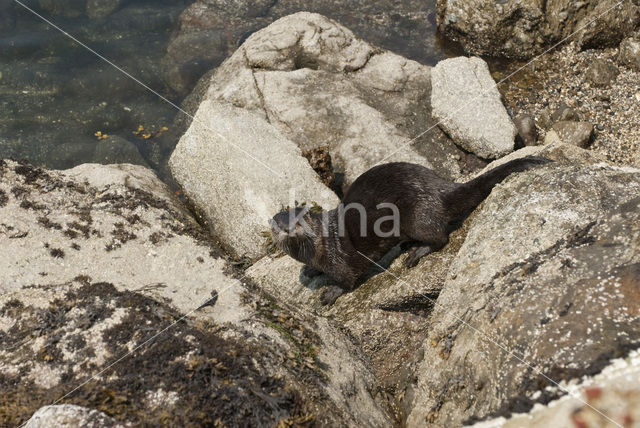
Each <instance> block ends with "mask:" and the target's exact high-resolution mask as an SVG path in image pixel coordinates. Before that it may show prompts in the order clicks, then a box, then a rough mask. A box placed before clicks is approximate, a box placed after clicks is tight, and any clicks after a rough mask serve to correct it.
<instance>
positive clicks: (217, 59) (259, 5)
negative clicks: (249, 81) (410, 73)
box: [163, 0, 446, 95]
mask: <svg viewBox="0 0 640 428" xmlns="http://www.w3.org/2000/svg"><path fill="white" fill-rule="evenodd" d="M435 3H436V1H435V0H427V1H421V0H402V1H399V2H389V1H386V0H369V1H367V2H360V3H358V4H357V7H356V6H355V5H354V4H352V3H350V2H344V1H341V0H290V1H277V2H274V1H272V0H258V1H255V0H252V1H249V0H235V1H233V2H229V1H226V0H196V1H195V2H192V4H191V5H190V6H188V7H187V8H186V9H185V10H184V12H183V13H182V15H181V16H180V19H179V22H178V26H177V29H176V31H175V32H174V34H173V35H172V38H171V40H170V42H169V44H168V47H167V55H166V58H165V60H164V61H163V63H164V64H165V69H166V71H165V73H164V75H165V79H166V81H167V83H168V84H169V85H170V86H171V87H172V88H173V89H174V90H175V91H176V92H178V93H179V94H180V95H186V94H187V93H189V91H191V89H192V88H193V86H194V85H195V83H196V81H197V80H198V78H199V77H200V76H202V75H203V74H204V73H205V72H206V71H207V70H209V69H211V68H212V67H216V66H218V65H219V64H220V63H221V62H222V61H223V60H224V59H225V58H226V57H227V56H229V55H230V54H231V53H233V51H235V50H236V49H237V47H238V46H239V45H240V44H242V42H244V40H245V39H246V38H247V37H248V35H250V34H252V33H254V32H255V31H258V30H260V29H262V28H264V27H266V26H268V25H269V24H271V23H272V22H274V21H276V20H277V19H279V18H282V17H284V16H287V15H290V14H293V13H296V12H300V11H306V12H315V13H320V14H322V15H324V16H327V17H329V18H331V19H334V20H336V21H337V22H339V23H340V24H342V25H344V26H346V27H348V28H350V29H351V30H352V31H353V32H354V33H355V34H356V35H357V36H358V37H360V38H366V39H367V40H368V41H370V42H371V43H374V44H376V45H378V46H382V47H383V48H385V49H389V50H391V51H393V52H396V53H398V54H400V55H403V56H406V57H410V58H411V59H415V60H417V61H420V62H422V63H424V64H431V63H432V61H438V60H439V59H442V58H443V57H444V54H443V52H442V50H443V49H446V45H445V47H443V45H442V44H438V43H437V35H436V28H435V20H434V19H433V12H434V11H435Z"/></svg>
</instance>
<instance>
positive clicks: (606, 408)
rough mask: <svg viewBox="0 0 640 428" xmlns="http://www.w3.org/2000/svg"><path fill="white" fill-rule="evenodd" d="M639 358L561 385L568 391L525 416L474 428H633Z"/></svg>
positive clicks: (637, 413)
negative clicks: (609, 427) (621, 427)
mask: <svg viewBox="0 0 640 428" xmlns="http://www.w3.org/2000/svg"><path fill="white" fill-rule="evenodd" d="M638 379H640V357H639V355H638V352H637V351H634V352H632V353H631V354H630V355H629V357H628V358H624V359H618V360H615V361H614V362H613V363H612V364H611V365H610V366H608V367H606V368H605V369H604V370H603V371H602V373H598V374H597V375H595V376H588V377H586V378H585V379H584V380H582V381H581V382H580V383H579V384H578V385H566V384H565V385H564V387H565V388H567V389H568V390H569V391H570V392H569V394H570V395H566V396H564V397H562V398H560V399H559V400H555V401H552V402H551V403H549V404H548V405H545V406H542V405H537V406H536V407H535V408H533V409H532V410H531V411H530V412H529V413H526V414H518V415H514V416H513V417H510V418H509V419H505V418H504V417H501V418H497V419H491V420H488V421H484V422H479V423H477V424H475V425H473V426H474V428H537V427H543V426H544V427H551V426H553V427H575V426H582V427H597V426H615V424H617V425H619V426H631V427H636V426H637V425H638V421H639V420H640V389H638Z"/></svg>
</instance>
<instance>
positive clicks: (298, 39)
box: [202, 12, 463, 186]
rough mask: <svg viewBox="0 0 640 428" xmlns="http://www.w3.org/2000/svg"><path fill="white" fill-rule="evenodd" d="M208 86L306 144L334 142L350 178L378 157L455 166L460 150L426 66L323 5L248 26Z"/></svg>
mask: <svg viewBox="0 0 640 428" xmlns="http://www.w3.org/2000/svg"><path fill="white" fill-rule="evenodd" d="M202 92H204V94H203V99H205V100H213V101H216V102H219V101H225V102H228V103H232V104H233V105H235V106H237V107H241V108H244V109H246V110H250V111H252V112H255V113H256V114H258V115H260V116H262V117H263V118H264V119H265V120H267V121H268V122H269V123H270V124H271V125H272V126H273V127H275V128H276V129H278V130H279V131H280V132H281V133H282V134H284V135H285V136H286V137H287V138H289V139H290V140H291V141H293V142H294V143H296V144H297V145H298V146H299V147H300V148H301V149H302V150H309V149H313V148H318V147H321V146H326V147H328V149H329V152H330V153H331V156H332V159H333V163H334V167H335V168H336V172H339V173H343V174H344V177H345V185H346V186H348V185H349V184H350V183H351V182H352V181H353V180H354V179H355V178H356V177H357V176H358V175H360V174H361V173H362V172H364V171H366V170H367V169H369V168H370V167H372V166H373V165H375V164H377V163H378V162H391V161H411V162H414V163H420V164H423V165H427V166H431V167H432V168H434V169H436V171H438V172H439V173H440V174H441V175H443V176H445V177H449V178H455V177H457V176H458V175H459V171H460V168H459V166H458V164H457V163H456V161H455V159H454V158H455V157H458V158H459V157H461V156H462V155H463V153H462V151H460V150H459V149H458V148H457V147H456V146H455V144H453V143H452V142H451V141H450V140H449V139H448V138H447V137H446V136H445V135H444V134H443V133H442V131H440V130H439V129H438V128H437V127H436V126H434V125H435V121H434V120H433V119H432V118H431V109H430V102H429V99H430V92H431V85H430V68H429V67H426V66H423V65H420V64H418V63H417V62H414V61H410V60H407V59H405V58H402V57H400V56H398V55H395V54H392V53H390V52H387V51H384V50H382V49H380V48H376V47H374V46H372V45H370V44H368V43H365V42H363V41H362V40H359V39H357V38H356V37H355V36H354V35H353V33H352V32H351V31H350V30H348V29H347V28H345V27H343V26H341V25H339V24H337V23H336V22H334V21H331V20H330V19H327V18H325V17H323V16H321V15H317V14H312V13H306V12H300V13H297V14H294V15H290V16H287V17H285V18H281V19H279V20H278V21H276V22H274V23H273V24H271V25H270V26H268V27H267V28H264V29H262V30H260V31H258V32H256V33H254V34H252V35H251V36H250V37H249V38H248V39H247V40H246V41H245V42H244V43H243V45H242V46H241V47H240V48H239V49H238V50H237V51H236V52H235V53H234V54H233V55H232V56H231V57H230V58H229V59H227V60H226V61H225V62H224V63H223V64H222V65H221V66H220V67H219V68H218V69H217V70H216V71H215V73H213V75H212V76H211V77H210V83H209V86H208V89H207V90H206V91H202ZM426 130H429V131H428V132H426V133H425V132H424V131H426ZM414 137H416V139H415V141H413V139H414ZM427 159H428V160H427Z"/></svg>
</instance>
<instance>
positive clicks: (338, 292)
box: [320, 285, 344, 306]
mask: <svg viewBox="0 0 640 428" xmlns="http://www.w3.org/2000/svg"><path fill="white" fill-rule="evenodd" d="M343 293H344V290H343V289H342V288H340V287H337V286H335V285H332V286H330V287H327V288H325V289H324V291H323V292H322V296H320V303H321V304H322V306H328V305H333V304H334V303H335V302H336V300H337V299H338V297H340V296H342V294H343Z"/></svg>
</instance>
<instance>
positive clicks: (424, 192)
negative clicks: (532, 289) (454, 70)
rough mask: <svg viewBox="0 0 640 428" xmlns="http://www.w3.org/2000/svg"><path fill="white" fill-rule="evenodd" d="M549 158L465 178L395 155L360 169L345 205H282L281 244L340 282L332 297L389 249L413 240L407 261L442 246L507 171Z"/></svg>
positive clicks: (311, 272) (276, 222) (276, 230)
mask: <svg viewBox="0 0 640 428" xmlns="http://www.w3.org/2000/svg"><path fill="white" fill-rule="evenodd" d="M547 162H550V160H549V159H545V158H540V157H525V158H521V159H516V160H512V161H510V162H507V163H505V164H504V165H501V166H498V167H496V168H494V169H492V170H490V171H488V172H486V173H485V174H482V175H481V176H479V177H477V178H475V179H473V180H471V181H468V182H466V183H454V182H451V181H447V180H444V179H442V178H440V177H438V175H437V174H436V173H435V172H434V171H432V170H430V169H428V168H425V167H424V166H421V165H416V164H411V163H405V162H394V163H388V164H384V165H379V166H376V167H373V168H371V169H370V170H368V171H366V172H365V173H363V174H362V175H361V176H359V177H358V178H357V179H356V180H355V181H354V182H353V184H352V185H351V187H350V188H349V190H348V191H347V193H346V195H345V196H344V198H343V200H342V202H341V203H340V205H338V207H337V208H335V209H333V210H331V211H325V212H322V213H314V212H312V211H310V210H309V209H308V208H306V207H297V208H294V209H291V210H284V211H281V212H280V213H278V214H276V215H275V216H274V217H273V219H272V220H271V221H270V225H271V234H272V237H273V241H274V242H275V244H276V245H277V246H278V247H279V248H280V249H281V250H283V251H284V252H285V253H287V254H289V255H290V256H291V257H293V258H294V259H296V260H298V261H300V262H302V263H304V264H305V268H304V273H305V274H306V275H308V276H315V275H318V274H320V273H325V274H327V275H328V276H329V277H330V278H331V279H332V280H334V281H336V285H335V286H332V287H328V288H327V289H325V291H324V292H323V295H322V297H321V302H322V304H323V305H327V304H333V302H335V300H336V299H337V298H338V297H339V296H340V295H341V294H342V293H344V292H346V291H351V290H353V288H354V287H355V286H356V285H357V284H358V280H359V279H361V277H362V276H363V275H364V274H365V273H366V272H367V271H368V270H369V269H370V268H371V267H372V265H373V262H372V260H373V261H375V262H377V261H378V260H379V259H380V258H382V256H384V255H385V254H386V253H387V252H388V251H389V250H391V249H392V248H393V247H395V246H396V245H398V244H399V243H413V244H414V245H413V248H412V249H411V250H410V251H409V254H408V256H407V258H406V260H405V264H406V266H408V267H413V266H415V265H416V264H418V261H419V260H420V259H421V258H422V257H424V256H426V255H427V254H429V253H431V252H433V251H437V250H439V249H441V248H442V247H444V246H445V245H446V244H447V242H448V241H449V233H450V232H451V231H452V230H453V228H454V227H455V224H456V223H458V222H459V221H460V220H461V219H463V218H464V217H465V216H466V215H468V214H469V213H470V212H471V211H472V210H473V209H474V208H476V207H477V206H478V205H479V204H480V202H482V201H483V200H484V199H485V198H486V197H487V196H488V195H489V193H490V192H491V189H492V188H493V187H494V186H495V185H496V184H497V183H499V182H501V181H502V180H504V179H505V178H506V177H507V176H508V175H509V174H512V173H514V172H519V171H524V170H526V169H528V168H530V167H532V166H535V165H540V164H544V163H547Z"/></svg>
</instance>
